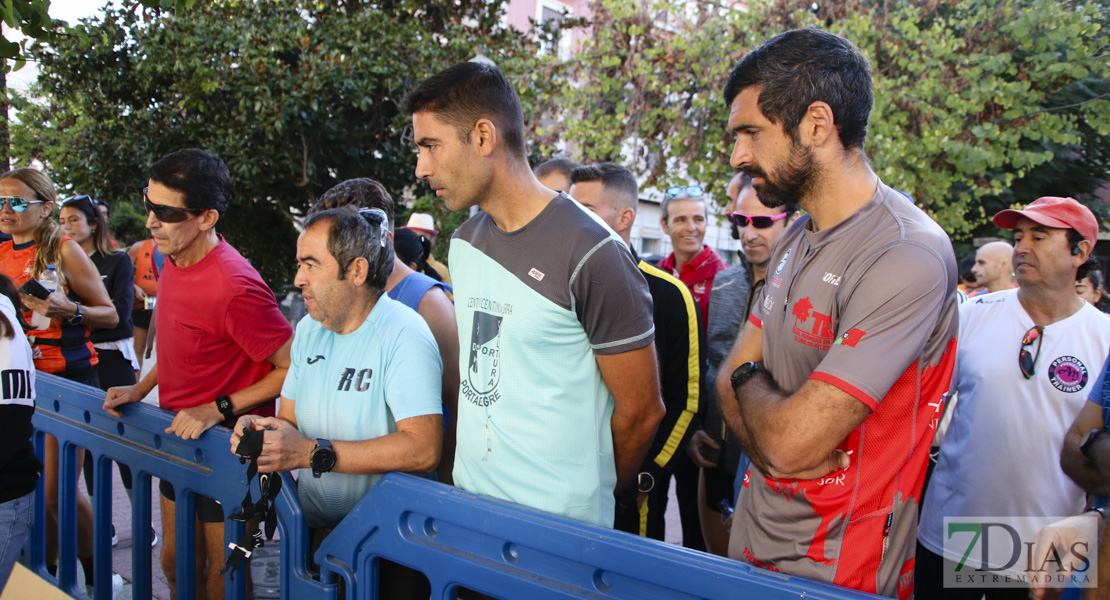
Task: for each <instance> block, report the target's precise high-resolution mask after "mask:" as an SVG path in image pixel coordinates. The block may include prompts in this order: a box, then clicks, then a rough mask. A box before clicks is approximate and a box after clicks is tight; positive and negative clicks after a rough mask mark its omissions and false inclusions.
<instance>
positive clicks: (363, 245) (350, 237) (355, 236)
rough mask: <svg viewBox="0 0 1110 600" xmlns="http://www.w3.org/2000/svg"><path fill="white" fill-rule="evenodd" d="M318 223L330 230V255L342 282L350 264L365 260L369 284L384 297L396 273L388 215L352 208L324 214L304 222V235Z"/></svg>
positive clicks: (372, 209) (379, 211)
mask: <svg viewBox="0 0 1110 600" xmlns="http://www.w3.org/2000/svg"><path fill="white" fill-rule="evenodd" d="M318 223H319V224H320V225H322V226H327V228H328V252H331V255H332V256H333V257H334V258H335V260H336V262H338V263H339V279H345V278H346V277H347V269H348V268H349V267H350V266H351V263H352V262H354V260H355V259H356V258H359V257H362V258H364V259H366V262H367V264H368V265H369V270H368V272H367V276H366V283H367V284H368V285H369V286H370V288H371V289H372V290H374V291H375V292H376V293H377V295H381V293H382V292H383V291H385V282H386V280H387V279H389V274H390V273H392V272H393V244H391V243H389V236H388V234H387V233H386V231H385V227H388V223H389V218H388V217H387V216H386V214H385V211H383V210H381V209H379V208H363V209H358V208H355V207H354V206H351V205H347V206H340V207H339V208H332V209H328V210H322V211H320V212H315V213H312V214H311V215H309V216H308V218H307V219H305V222H304V228H305V231H307V230H308V229H309V228H310V227H312V226H313V225H316V224H318Z"/></svg>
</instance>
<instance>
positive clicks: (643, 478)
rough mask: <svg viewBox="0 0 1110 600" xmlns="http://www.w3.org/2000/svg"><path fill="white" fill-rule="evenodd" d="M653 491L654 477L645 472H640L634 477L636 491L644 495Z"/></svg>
mask: <svg viewBox="0 0 1110 600" xmlns="http://www.w3.org/2000/svg"><path fill="white" fill-rule="evenodd" d="M653 489H655V477H653V476H652V475H651V473H648V472H647V471H640V474H639V475H637V476H636V491H638V492H640V493H641V494H646V493H648V492H650V491H651V490H653Z"/></svg>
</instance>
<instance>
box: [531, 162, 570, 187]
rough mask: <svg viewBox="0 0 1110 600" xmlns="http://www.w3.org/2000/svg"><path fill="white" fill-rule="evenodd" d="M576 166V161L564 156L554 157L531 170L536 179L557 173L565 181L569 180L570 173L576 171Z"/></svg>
mask: <svg viewBox="0 0 1110 600" xmlns="http://www.w3.org/2000/svg"><path fill="white" fill-rule="evenodd" d="M578 166H579V165H578V162H577V161H573V160H571V159H569V158H567V157H565V156H556V157H555V158H552V159H550V160H545V161H544V162H542V163H540V165H539V166H537V167H536V168H535V169H532V172H533V173H535V175H536V177H543V176H545V175H548V174H550V173H559V174H560V175H563V176H565V177H566V178H567V179H570V175H571V173H572V172H573V171H574V170H575V169H577V168H578ZM572 183H573V182H572Z"/></svg>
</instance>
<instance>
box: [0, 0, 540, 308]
mask: <svg viewBox="0 0 1110 600" xmlns="http://www.w3.org/2000/svg"><path fill="white" fill-rule="evenodd" d="M134 8H135V5H134V4H131V3H125V5H124V6H123V7H122V8H120V9H111V8H109V9H108V10H106V12H105V16H104V18H103V20H102V21H100V22H88V21H87V22H84V23H82V24H81V25H79V26H78V28H79V29H80V30H81V32H82V34H83V35H82V36H72V37H65V38H62V39H59V40H57V41H56V42H55V43H54V44H53V46H52V47H51V48H50V49H49V50H48V51H45V52H42V53H41V55H40V56H39V58H40V60H41V63H42V67H41V75H40V78H39V83H38V87H37V89H36V90H34V91H35V92H37V93H38V94H39V95H41V96H42V97H43V98H44V99H45V102H44V103H41V104H32V103H29V102H26V101H24V102H23V103H22V105H21V108H22V112H21V121H22V123H21V124H20V125H19V126H18V127H17V128H13V129H14V131H13V134H14V143H13V146H14V147H15V152H14V153H13V155H14V156H15V157H17V159H19V160H22V161H27V160H31V159H39V160H42V161H43V162H44V163H45V164H47V165H48V166H49V169H50V171H51V174H52V176H53V177H54V178H55V180H56V181H58V182H60V183H63V184H65V185H68V186H71V187H72V188H73V189H76V190H80V191H81V192H84V193H90V194H96V195H98V196H99V197H103V198H106V199H108V200H110V201H114V204H118V203H119V202H120V201H121V200H127V201H130V202H132V203H135V204H136V205H137V204H138V202H139V201H140V199H141V190H142V188H143V187H144V186H145V185H146V179H145V170H146V168H147V167H149V165H150V164H151V163H153V162H154V161H155V160H157V159H158V158H159V157H161V156H164V155H165V154H168V153H169V152H172V151H174V150H178V149H180V148H185V147H191V146H192V147H200V148H205V149H207V150H210V151H212V152H214V153H216V154H218V155H219V156H220V157H221V158H223V159H224V161H226V162H227V164H228V166H229V168H230V169H231V172H232V180H233V182H234V184H235V189H236V198H235V200H234V201H233V204H232V206H231V209H230V210H229V211H228V213H227V215H226V216H225V220H223V221H221V222H220V224H219V225H218V227H217V229H219V231H220V232H221V233H223V234H224V235H225V236H226V237H227V239H228V241H229V242H230V243H232V244H233V245H235V246H236V247H237V248H239V249H240V251H242V252H243V254H244V255H245V256H247V257H248V258H249V259H250V260H251V261H252V262H253V263H254V265H255V266H256V267H257V268H258V269H259V271H260V272H261V273H262V275H263V277H264V278H265V279H266V280H267V281H268V282H269V283H270V284H271V285H272V286H275V287H277V286H280V285H282V284H284V283H287V282H290V281H291V280H292V275H293V268H292V267H293V258H294V242H295V240H296V230H295V228H294V223H293V217H294V216H295V215H298V214H303V211H304V210H305V209H306V208H307V207H308V206H309V205H310V204H311V203H312V202H313V201H314V200H315V199H316V197H318V196H319V195H320V194H321V193H322V192H323V191H325V190H327V189H328V188H330V187H331V186H333V185H334V184H336V183H338V182H339V181H342V180H345V179H349V178H352V177H373V178H375V179H378V180H380V181H382V182H383V183H384V184H385V185H386V187H387V188H388V189H389V190H391V191H392V192H393V193H394V196H395V198H396V199H398V200H400V199H401V198H402V197H407V198H408V199H409V200H410V201H413V200H417V199H419V197H420V196H423V195H425V194H426V191H427V189H426V187H425V186H423V185H422V184H419V185H417V184H416V183H415V182H414V176H413V170H414V168H415V154H414V151H413V146H412V144H411V139H409V138H410V137H411V129H410V128H409V127H408V125H407V122H406V119H405V118H404V117H403V115H401V114H400V106H399V105H400V102H401V99H402V98H403V96H404V94H405V92H407V91H408V90H409V89H411V88H412V87H414V86H415V85H416V84H417V83H419V82H420V81H422V80H423V79H424V78H426V77H428V76H429V75H431V74H433V73H435V72H437V71H439V70H441V69H443V68H444V67H446V66H448V65H450V64H453V63H455V62H459V61H463V60H467V59H470V58H472V57H474V56H475V55H477V54H479V53H481V54H484V55H486V56H488V57H489V58H491V59H492V60H494V61H495V62H497V63H498V65H499V66H500V67H501V68H502V69H503V70H504V71H505V72H506V73H507V74H509V75H510V77H512V78H515V79H516V81H515V82H514V83H516V84H517V87H518V88H519V89H521V90H522V99H523V100H524V102H525V106H526V107H527V108H526V110H529V111H530V110H531V109H532V107H533V106H534V105H535V104H536V102H537V101H539V98H540V95H541V94H542V87H543V86H542V85H536V84H534V83H533V82H531V80H530V77H531V70H532V65H534V64H535V63H536V61H537V60H541V59H537V58H536V54H537V53H536V46H535V44H534V42H532V41H530V40H529V39H528V38H527V37H525V36H524V35H523V34H519V33H517V32H515V31H513V30H505V29H504V28H502V27H501V26H500V25H499V23H500V14H501V13H500V11H501V5H500V4H498V3H486V2H482V1H479V0H474V1H473V2H469V1H461V2H451V3H437V2H392V3H386V4H374V5H370V4H364V3H360V2H357V1H355V0H351V1H349V2H346V3H344V4H342V5H339V4H336V3H332V2H315V1H310V0H300V1H279V0H254V1H248V0H242V1H232V0H224V1H215V0H214V1H211V2H206V3H198V4H197V5H195V6H194V7H193V8H192V9H191V10H189V11H186V12H182V13H177V14H169V13H165V14H160V15H155V16H151V15H149V14H142V12H141V11H136V10H134ZM432 208H434V209H438V210H434V211H433V213H434V214H436V216H439V217H442V216H443V215H444V212H445V211H443V210H442V207H441V206H440V203H435V204H434V205H433V207H432ZM445 229H446V228H445Z"/></svg>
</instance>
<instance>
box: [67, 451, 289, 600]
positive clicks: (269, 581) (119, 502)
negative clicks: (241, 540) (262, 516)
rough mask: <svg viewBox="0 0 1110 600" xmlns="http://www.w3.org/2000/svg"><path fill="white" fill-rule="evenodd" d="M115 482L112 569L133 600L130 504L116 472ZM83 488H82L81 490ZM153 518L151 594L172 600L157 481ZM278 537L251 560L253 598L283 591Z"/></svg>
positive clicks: (153, 484)
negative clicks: (163, 555) (165, 567)
mask: <svg viewBox="0 0 1110 600" xmlns="http://www.w3.org/2000/svg"><path fill="white" fill-rule="evenodd" d="M112 475H113V482H112V515H113V517H112V522H113V523H114V524H115V526H116V536H117V537H118V538H119V543H118V544H117V545H116V546H115V547H113V548H112V569H113V571H115V572H116V573H119V574H120V575H121V576H123V579H124V586H123V593H122V594H121V595H120V598H121V600H130V599H131V598H132V589H131V583H130V582H131V580H132V576H131V547H132V544H131V542H132V536H131V531H132V529H131V503H130V501H129V500H128V498H127V492H126V491H125V490H124V487H123V484H122V483H121V482H120V478H119V473H118V472H113V473H112ZM82 487H83V486H82ZM151 489H152V493H151V504H150V508H151V514H152V516H153V518H152V520H153V521H154V522H153V523H152V525H153V526H154V530H155V532H157V534H158V543H157V544H156V545H155V547H154V548H153V549H152V550H151V552H152V554H151V565H152V566H153V569H154V573H153V577H152V580H153V585H152V586H151V587H152V590H151V593H152V595H153V596H154V597H155V598H158V599H159V600H169V597H170V589H169V585H168V583H167V582H166V576H165V575H164V574H163V573H162V568H161V563H160V562H159V561H158V556H159V555H160V553H161V551H162V539H163V536H162V521H161V519H162V517H161V513H162V511H161V509H160V507H159V502H158V491H157V490H158V483H157V480H156V479H152V480H151ZM277 542H278V536H277V535H275V536H274V543H273V544H270V543H269V542H267V544H266V546H265V547H263V548H259V549H258V550H257V551H256V552H255V553H254V557H253V559H252V560H251V576H252V577H253V579H254V595H255V597H256V598H279V597H280V593H279V592H280V590H279V588H278V570H279V566H278V556H279V553H278V544H277Z"/></svg>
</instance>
